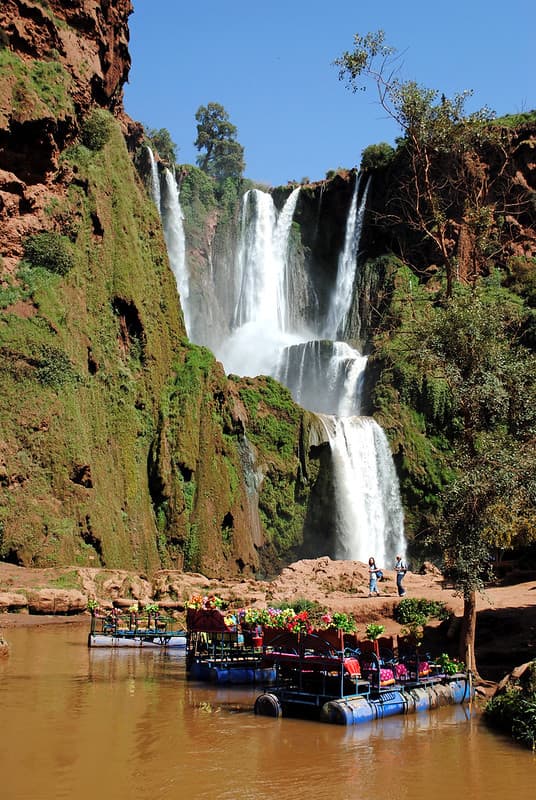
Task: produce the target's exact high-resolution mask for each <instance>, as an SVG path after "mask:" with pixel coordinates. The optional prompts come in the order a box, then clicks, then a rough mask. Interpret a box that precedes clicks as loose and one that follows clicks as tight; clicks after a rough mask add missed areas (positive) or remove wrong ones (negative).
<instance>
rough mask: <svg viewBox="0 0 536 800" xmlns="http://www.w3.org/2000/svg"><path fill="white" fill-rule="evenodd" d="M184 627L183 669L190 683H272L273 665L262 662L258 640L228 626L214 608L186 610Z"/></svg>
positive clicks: (261, 649)
mask: <svg viewBox="0 0 536 800" xmlns="http://www.w3.org/2000/svg"><path fill="white" fill-rule="evenodd" d="M186 626H187V629H188V645H187V654H186V669H187V672H188V677H189V678H191V679H192V680H198V681H210V682H211V683H216V684H222V685H228V684H233V685H235V684H236V685H238V684H248V683H249V684H260V685H267V684H270V683H272V682H273V681H274V680H275V676H276V670H275V667H274V665H273V664H267V663H265V660H264V653H263V646H262V638H260V637H258V636H256V635H255V632H252V631H242V630H238V629H237V628H235V626H232V627H230V626H229V625H227V624H226V622H225V617H224V616H223V614H221V613H220V611H219V610H218V609H188V612H187V616H186Z"/></svg>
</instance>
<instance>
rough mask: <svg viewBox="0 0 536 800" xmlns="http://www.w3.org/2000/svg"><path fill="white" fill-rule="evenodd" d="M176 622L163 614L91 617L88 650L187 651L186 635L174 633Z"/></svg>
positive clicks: (114, 614)
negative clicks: (111, 648) (112, 648)
mask: <svg viewBox="0 0 536 800" xmlns="http://www.w3.org/2000/svg"><path fill="white" fill-rule="evenodd" d="M173 624H174V620H173V619H171V618H168V617H163V616H161V615H160V614H141V615H140V614H134V613H130V614H121V613H118V612H117V611H116V610H115V609H114V610H112V612H110V613H109V614H104V615H97V614H92V615H91V629H90V632H89V634H88V637H87V646H88V647H114V648H116V647H157V648H173V649H175V648H180V649H182V650H186V641H187V637H186V631H183V630H174V629H173V628H172V625H173Z"/></svg>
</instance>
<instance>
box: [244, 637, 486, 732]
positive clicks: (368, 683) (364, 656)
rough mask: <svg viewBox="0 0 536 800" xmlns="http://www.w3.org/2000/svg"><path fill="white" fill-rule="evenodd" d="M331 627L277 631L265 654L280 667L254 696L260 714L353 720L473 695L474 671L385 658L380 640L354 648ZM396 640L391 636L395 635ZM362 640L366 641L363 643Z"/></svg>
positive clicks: (415, 709)
mask: <svg viewBox="0 0 536 800" xmlns="http://www.w3.org/2000/svg"><path fill="white" fill-rule="evenodd" d="M344 638H345V637H344V635H342V636H341V633H340V632H338V642H337V634H336V635H335V637H334V636H333V634H332V633H331V632H330V631H320V632H311V631H310V632H306V633H302V632H299V633H290V632H289V633H285V634H281V635H280V636H279V637H274V639H273V640H272V642H271V645H270V646H268V647H267V649H266V653H265V659H266V660H267V661H268V662H270V663H272V664H273V666H274V667H275V669H276V680H275V683H274V685H273V686H271V687H270V688H266V689H265V690H264V692H263V693H262V694H261V695H259V696H258V697H257V699H256V701H255V706H254V710H255V713H256V714H260V715H263V716H270V717H280V716H300V717H308V718H316V719H320V720H321V721H323V722H329V723H334V724H339V725H355V724H359V723H362V722H371V721H372V720H375V719H381V718H383V717H388V716H393V715H395V714H410V713H417V712H423V711H431V710H432V709H434V708H437V707H438V706H443V705H453V704H460V703H463V702H465V701H467V700H469V698H470V697H471V696H472V686H471V680H470V675H468V674H467V673H462V672H456V673H454V674H447V672H445V671H444V667H443V666H442V664H440V663H438V664H436V663H431V662H429V661H425V660H421V659H420V658H419V654H418V652H417V651H416V652H415V653H414V654H409V655H408V656H407V657H406V663H404V662H403V661H396V660H395V659H394V657H393V658H392V659H391V660H390V661H389V662H386V661H385V660H384V659H383V658H382V657H380V654H379V652H380V651H379V644H378V642H369V643H368V645H369V646H364V647H363V650H362V649H361V648H359V647H356V648H354V649H353V650H352V648H350V647H347V646H344V647H341V646H340V645H346V643H345V642H344ZM391 641H392V639H391ZM360 644H361V645H362V646H363V645H365V643H364V642H362V643H360Z"/></svg>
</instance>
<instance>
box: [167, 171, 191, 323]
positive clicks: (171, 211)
mask: <svg viewBox="0 0 536 800" xmlns="http://www.w3.org/2000/svg"><path fill="white" fill-rule="evenodd" d="M161 206H162V223H163V227H164V238H165V240H166V246H167V251H168V258H169V263H170V265H171V269H172V271H173V274H174V275H175V280H176V282H177V289H178V291H179V296H180V300H181V305H182V312H183V314H184V324H185V325H186V331H187V332H189V331H190V314H189V303H188V298H189V295H190V287H189V276H188V269H187V266H186V244H185V238H184V226H183V219H184V217H183V214H182V209H181V205H180V202H179V188H178V186H177V181H176V180H175V177H174V175H172V173H171V172H170V170H169V169H167V168H166V169H165V170H164V191H163V193H162V198H161Z"/></svg>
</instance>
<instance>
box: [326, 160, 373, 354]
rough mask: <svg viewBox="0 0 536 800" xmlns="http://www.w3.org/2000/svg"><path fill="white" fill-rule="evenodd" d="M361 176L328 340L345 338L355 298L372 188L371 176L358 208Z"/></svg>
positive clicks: (341, 259) (350, 214) (341, 260)
mask: <svg viewBox="0 0 536 800" xmlns="http://www.w3.org/2000/svg"><path fill="white" fill-rule="evenodd" d="M360 184H361V173H359V174H358V175H357V177H356V181H355V186H354V192H353V195H352V202H351V204H350V211H349V212H348V218H347V221H346V232H345V236H344V248H343V250H342V252H341V254H340V256H339V262H338V265H337V281H336V284H335V288H334V290H333V293H332V296H331V302H330V306H329V310H328V315H327V320H326V325H325V328H324V335H325V336H326V338H328V339H336V338H337V336H344V333H345V329H346V322H347V319H348V313H349V311H350V308H351V305H352V300H353V297H354V288H355V276H356V268H357V257H358V253H359V240H360V239H361V231H362V228H363V219H364V217H365V209H366V204H367V195H368V191H369V187H370V176H369V178H368V180H367V183H366V185H365V190H364V191H363V196H362V198H361V201H360V202H359V205H358V198H359V187H360Z"/></svg>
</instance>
